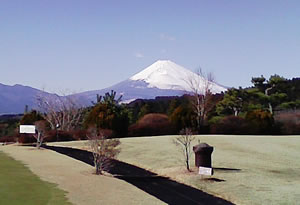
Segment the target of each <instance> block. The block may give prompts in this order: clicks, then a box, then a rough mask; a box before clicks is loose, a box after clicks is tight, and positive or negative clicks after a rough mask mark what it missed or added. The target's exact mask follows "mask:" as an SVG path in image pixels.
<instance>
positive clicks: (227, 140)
mask: <svg viewBox="0 0 300 205" xmlns="http://www.w3.org/2000/svg"><path fill="white" fill-rule="evenodd" d="M174 137H175V136H158V137H136V138H123V139H121V153H120V154H119V156H118V159H119V160H121V161H124V162H128V163H130V164H134V165H137V166H140V167H142V168H145V169H148V170H151V171H154V172H156V173H158V174H161V175H165V176H168V177H171V178H173V179H175V180H177V181H181V182H184V183H185V184H189V185H191V186H194V187H196V188H199V189H201V190H203V191H206V192H208V193H211V194H214V195H216V196H220V197H222V198H224V199H227V200H229V201H232V202H234V203H236V204H246V205H250V204H251V205H252V204H257V205H260V204H289V205H290V204H299V202H300V157H299V156H300V136H235V135H231V136H230V135H229V136H216V135H199V136H196V140H195V141H194V143H193V145H195V144H197V141H198V139H199V140H200V141H201V142H205V143H208V144H209V145H211V146H213V147H214V152H213V154H212V165H213V167H214V168H219V169H214V175H213V176H212V177H213V178H215V179H218V180H219V182H216V181H212V180H207V179H208V178H207V177H201V176H199V175H198V174H197V169H196V167H195V166H194V155H192V157H191V161H190V164H191V168H192V169H193V172H187V171H186V169H185V165H184V162H183V161H182V159H183V158H182V154H181V153H180V151H179V150H178V147H176V146H175V145H174V144H173V143H172V139H173V138H174ZM57 144H59V145H61V146H70V147H77V148H83V149H86V148H87V146H86V142H85V141H74V142H60V143H57ZM224 168H228V169H227V170H226V169H224Z"/></svg>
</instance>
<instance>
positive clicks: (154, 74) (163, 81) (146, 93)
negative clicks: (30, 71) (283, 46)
mask: <svg viewBox="0 0 300 205" xmlns="http://www.w3.org/2000/svg"><path fill="white" fill-rule="evenodd" d="M189 78H196V74H195V73H193V72H192V71H190V70H188V69H186V68H184V67H182V66H180V65H177V64H176V63H174V62H172V61H169V60H159V61H157V62H155V63H153V64H152V65H150V66H149V67H147V68H145V69H143V70H142V71H141V72H139V73H137V74H135V75H134V76H132V77H130V78H129V79H127V80H124V81H122V82H120V83H118V84H115V85H113V86H111V87H108V88H105V89H101V90H93V91H87V92H82V93H77V94H74V95H72V96H73V97H76V99H77V100H78V101H79V102H80V103H82V104H84V105H90V104H91V102H92V101H95V100H96V95H97V94H99V95H104V94H105V93H106V92H110V91H111V90H114V91H116V92H117V95H118V96H119V95H122V96H123V97H122V100H123V102H130V101H133V100H135V99H139V98H142V99H153V98H155V97H157V96H181V95H183V94H186V93H188V92H189V91H191V88H190V86H189V84H188V79H189ZM204 84H205V80H204V79H203V81H201V83H200V86H204ZM225 90H226V88H225V87H222V86H220V85H218V84H215V83H214V84H213V85H212V87H211V91H212V92H213V93H219V92H222V91H225ZM38 94H39V95H41V94H45V95H52V94H49V93H46V92H43V91H41V90H38V89H35V88H31V87H28V86H22V85H14V86H7V85H3V84H0V114H4V113H22V112H24V107H25V105H28V106H29V108H33V107H34V103H35V102H34V101H35V96H36V95H38Z"/></svg>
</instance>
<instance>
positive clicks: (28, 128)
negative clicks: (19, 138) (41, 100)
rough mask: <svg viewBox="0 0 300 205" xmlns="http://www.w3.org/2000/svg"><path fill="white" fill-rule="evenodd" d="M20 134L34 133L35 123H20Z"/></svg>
mask: <svg viewBox="0 0 300 205" xmlns="http://www.w3.org/2000/svg"><path fill="white" fill-rule="evenodd" d="M20 133H21V134H35V125H20Z"/></svg>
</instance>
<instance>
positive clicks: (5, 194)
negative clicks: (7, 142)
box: [0, 152, 70, 205]
mask: <svg viewBox="0 0 300 205" xmlns="http://www.w3.org/2000/svg"><path fill="white" fill-rule="evenodd" d="M65 194H66V192H64V191H62V190H60V189H58V188H57V185H55V184H52V183H49V182H45V181H42V180H41V179H40V178H39V177H38V176H36V175H35V174H33V173H32V172H31V171H30V170H29V169H28V168H27V167H26V166H25V165H24V164H22V163H21V162H19V161H16V160H14V159H13V158H11V157H9V156H7V155H6V154H4V153H3V152H0V204H9V205H14V204H22V205H26V204H28V205H32V204H34V205H39V204H41V205H44V204H55V205H61V204H70V203H69V202H68V201H67V198H66V197H65Z"/></svg>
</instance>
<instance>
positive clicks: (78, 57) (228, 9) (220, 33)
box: [0, 0, 300, 93]
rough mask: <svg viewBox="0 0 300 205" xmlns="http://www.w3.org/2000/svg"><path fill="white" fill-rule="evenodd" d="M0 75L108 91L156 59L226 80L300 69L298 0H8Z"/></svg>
mask: <svg viewBox="0 0 300 205" xmlns="http://www.w3.org/2000/svg"><path fill="white" fill-rule="evenodd" d="M0 48H1V49H0V69H1V74H0V83H3V84H8V85H14V84H23V85H28V86H32V87H35V88H39V89H45V90H47V91H50V92H68V93H69V92H81V91H86V90H95V89H102V88H105V87H108V86H111V85H113V84H115V83H118V82H120V81H122V80H125V79H127V78H129V77H131V76H132V75H134V74H135V73H137V72H139V71H141V70H142V69H143V68H145V67H147V66H149V65H151V64H152V63H154V62H155V61H156V60H159V59H168V60H172V61H174V62H175V63H177V64H179V65H182V66H184V67H186V68H188V69H191V70H196V69H197V68H199V67H201V68H202V69H203V70H204V71H206V72H213V73H214V75H215V78H216V81H217V82H218V83H220V84H223V85H226V86H233V87H238V86H243V87H245V86H249V85H251V82H250V81H251V77H253V76H260V75H264V76H266V77H269V76H270V75H272V74H275V73H276V74H279V75H282V76H284V77H286V78H291V77H299V76H300V68H299V67H300V66H299V65H300V1H298V0H295V1H292V0H281V1H279V0H248V1H246V0H245V1H239V0H218V1H214V0H209V1H208V0H207V1H201V0H185V1H183V0H182V1H176V0H160V1H158V0H151V1H150V0H149V1H146V0H144V1H143V0H139V1H133V0H127V1H121V0H119V1H114V0H110V1H108V0H107V1H101V0H97V1H96V0H95V1H92V0H80V1H79V0H36V1H34V0H26V1H24V0H20V1H17V0H2V1H1V4H0Z"/></svg>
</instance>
